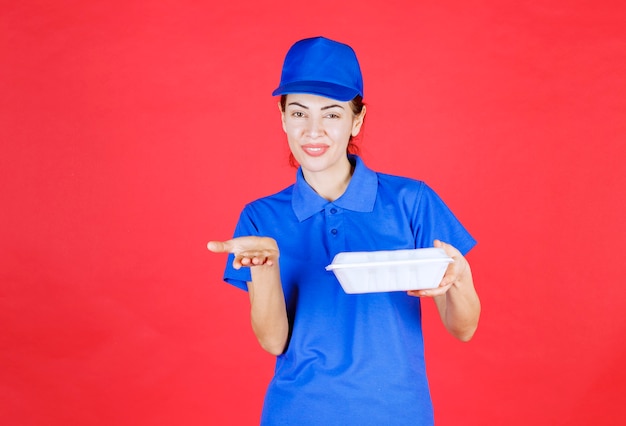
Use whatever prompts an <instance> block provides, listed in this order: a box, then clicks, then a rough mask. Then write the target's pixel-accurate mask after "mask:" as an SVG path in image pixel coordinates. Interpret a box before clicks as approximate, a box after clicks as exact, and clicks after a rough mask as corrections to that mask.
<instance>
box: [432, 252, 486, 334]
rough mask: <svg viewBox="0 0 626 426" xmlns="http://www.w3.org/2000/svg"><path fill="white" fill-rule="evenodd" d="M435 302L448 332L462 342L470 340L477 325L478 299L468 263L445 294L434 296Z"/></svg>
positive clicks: (478, 313) (478, 314) (478, 315)
mask: <svg viewBox="0 0 626 426" xmlns="http://www.w3.org/2000/svg"><path fill="white" fill-rule="evenodd" d="M435 303H436V304H437V307H438V310H439V314H440V316H441V320H442V322H443V324H444V326H445V327H446V329H447V330H448V331H449V332H450V334H452V335H453V336H454V337H456V338H457V339H459V340H462V341H464V342H466V341H468V340H470V339H471V338H472V336H473V335H474V332H475V331H476V328H477V327H478V319H479V317H480V300H479V298H478V294H476V290H475V288H474V281H473V278H472V272H471V270H470V268H469V264H468V265H467V267H466V269H465V271H464V272H463V274H462V275H461V276H460V277H459V279H458V280H456V281H455V282H454V283H453V285H452V286H451V287H450V289H449V290H448V291H447V292H446V293H445V294H443V295H441V296H436V297H435Z"/></svg>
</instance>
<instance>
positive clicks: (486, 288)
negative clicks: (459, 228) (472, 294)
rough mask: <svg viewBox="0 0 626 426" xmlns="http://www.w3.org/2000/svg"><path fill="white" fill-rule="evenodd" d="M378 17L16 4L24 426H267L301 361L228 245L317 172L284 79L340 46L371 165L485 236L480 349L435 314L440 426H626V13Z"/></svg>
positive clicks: (3, 169) (4, 114)
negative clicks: (270, 204)
mask: <svg viewBox="0 0 626 426" xmlns="http://www.w3.org/2000/svg"><path fill="white" fill-rule="evenodd" d="M364 3H367V2H362V1H353V0H344V1H340V2H322V3H319V2H318V3H311V2H295V3H293V2H292V3H285V2H276V4H273V3H272V2H258V1H236V0H235V1H225V2H198V1H190V0H186V1H176V2H175V1H160V2H152V3H149V2H140V1H124V2H121V1H89V2H82V1H72V0H63V1H60V0H55V1H52V0H50V1H20V2H8V1H4V2H3V4H2V13H0V31H1V37H0V55H1V56H0V60H1V63H0V94H1V95H0V120H1V121H0V141H1V142H2V150H1V157H0V174H1V175H0V177H1V179H2V185H0V200H1V207H0V213H1V216H0V220H1V225H0V274H1V275H0V280H1V287H0V418H1V419H2V423H3V424H6V425H181V424H184V425H206V424H255V423H256V422H257V421H258V416H259V412H260V408H261V404H262V398H263V394H264V389H265V385H266V383H267V381H268V380H269V378H270V376H271V374H272V367H273V358H272V357H271V356H270V355H268V354H265V353H264V352H263V351H262V350H261V349H260V348H259V347H258V345H257V343H256V341H255V339H254V336H253V335H252V332H251V331H250V326H249V317H248V300H247V296H246V294H245V293H243V292H241V291H239V290H237V289H234V288H231V287H230V286H228V285H226V284H224V283H222V282H221V274H222V269H223V263H224V261H225V257H224V256H221V255H215V254H211V253H209V252H207V250H206V247H205V244H206V242H207V241H208V240H210V239H221V238H223V239H225V238H228V237H229V236H230V235H231V232H232V230H233V227H234V225H235V222H236V220H237V217H238V214H239V211H240V210H241V208H242V206H243V204H244V203H245V202H248V201H251V200H253V199H255V198H258V197H261V196H264V195H268V194H270V193H273V192H275V191H277V190H279V189H281V188H283V187H284V186H286V185H288V184H289V183H291V182H292V180H293V178H294V170H293V169H291V168H290V167H289V166H288V164H287V156H288V149H287V145H286V141H285V137H284V134H283V133H282V130H281V127H280V121H279V116H278V112H277V109H276V104H275V102H276V99H274V98H272V97H271V96H270V92H271V90H272V89H274V87H275V86H276V85H277V83H278V78H279V74H280V67H281V64H282V59H283V57H284V54H285V52H286V50H287V49H288V47H289V46H290V45H291V44H292V43H293V42H294V41H295V40H297V39H300V38H304V37H309V36H315V35H326V36H328V37H331V38H336V39H338V40H341V41H344V42H347V43H349V44H351V45H352V46H353V47H354V48H355V50H356V51H357V53H358V55H359V58H360V61H361V65H362V68H363V72H364V76H365V93H366V96H365V100H366V102H367V103H368V117H367V122H366V125H365V134H364V137H363V139H362V140H361V146H362V153H363V157H364V159H365V160H366V162H367V163H368V165H370V166H371V167H373V168H375V169H377V170H380V171H384V172H387V173H394V174H400V175H406V176H411V177H415V178H418V179H422V180H425V181H426V182H428V183H429V184H430V185H431V186H432V187H433V188H434V189H435V190H436V191H437V192H438V193H439V194H440V195H441V196H442V197H443V198H444V200H446V202H447V203H448V204H449V205H450V207H451V208H452V209H453V210H454V211H455V212H456V213H457V215H458V216H459V218H460V219H461V220H462V221H463V222H464V224H465V225H466V226H467V227H468V229H469V230H470V231H471V232H472V234H473V235H474V236H475V237H476V238H477V239H478V240H479V245H478V246H477V247H476V248H475V250H473V251H472V252H471V253H470V255H469V260H470V261H471V263H472V265H473V270H474V274H475V280H476V285H477V289H478V291H479V294H480V296H481V299H482V303H483V314H482V317H481V324H480V327H479V330H478V332H477V334H476V336H475V338H474V340H472V341H471V342H470V343H468V344H463V343H460V342H457V341H455V340H454V339H453V338H452V337H450V336H449V335H447V334H446V332H445V331H444V329H443V327H442V325H441V324H440V322H439V320H438V318H437V316H436V312H435V310H434V308H433V305H432V303H429V302H426V303H425V305H426V306H425V314H424V315H425V319H424V321H425V334H426V339H427V343H426V345H427V364H428V369H429V373H430V379H431V386H432V394H433V400H434V404H435V412H436V418H437V420H438V421H437V424H438V425H460V424H462V425H504V424H506V425H526V424H533V425H588V424H605V425H610V424H615V425H617V424H624V422H626V408H625V405H624V403H623V402H624V401H623V399H624V394H625V391H626V369H625V368H624V362H625V361H626V350H625V345H624V333H625V332H626V320H625V319H624V310H625V308H626V306H625V303H624V301H625V298H626V290H625V289H624V272H623V269H624V255H623V247H624V243H626V238H625V236H626V232H625V231H626V229H625V228H626V227H625V224H624V223H625V220H624V207H625V201H624V198H625V197H624V192H625V191H624V188H625V183H626V173H625V171H624V160H625V159H626V155H625V152H626V146H625V141H626V126H625V124H624V123H625V121H626V77H625V76H626V66H625V64H626V25H625V17H626V6H624V4H625V3H623V2H622V1H604V2H600V1H560V2H559V1H544V2H536V1H521V2H499V1H495V0H493V1H480V2H464V1H439V2H422V1H420V2H413V1H404V2H402V1H394V0H391V1H385V2H382V3H380V2H371V5H370V4H364ZM504 3H507V4H504Z"/></svg>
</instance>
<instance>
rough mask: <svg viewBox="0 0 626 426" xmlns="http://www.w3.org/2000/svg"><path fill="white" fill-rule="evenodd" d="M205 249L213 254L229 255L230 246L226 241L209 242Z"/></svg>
mask: <svg viewBox="0 0 626 426" xmlns="http://www.w3.org/2000/svg"><path fill="white" fill-rule="evenodd" d="M206 247H207V248H208V249H209V250H210V251H212V252H213V253H230V244H229V242H228V241H224V242H222V241H209V243H208V244H207V245H206Z"/></svg>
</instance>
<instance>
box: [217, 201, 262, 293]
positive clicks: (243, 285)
mask: <svg viewBox="0 0 626 426" xmlns="http://www.w3.org/2000/svg"><path fill="white" fill-rule="evenodd" d="M256 235H259V232H258V229H257V227H256V225H255V224H254V221H253V220H252V218H251V216H250V212H249V208H248V207H246V208H244V209H243V211H242V212H241V215H240V216H239V222H237V226H236V227H235V232H234V234H233V238H237V237H244V236H256ZM234 259H235V255H233V254H232V253H231V254H229V255H228V259H227V261H226V267H225V269H224V281H226V282H227V283H228V284H231V285H234V286H235V287H239V288H240V289H242V290H246V291H247V290H248V284H247V283H248V282H249V281H252V277H251V274H250V268H245V267H244V268H241V269H235V268H233V260H234Z"/></svg>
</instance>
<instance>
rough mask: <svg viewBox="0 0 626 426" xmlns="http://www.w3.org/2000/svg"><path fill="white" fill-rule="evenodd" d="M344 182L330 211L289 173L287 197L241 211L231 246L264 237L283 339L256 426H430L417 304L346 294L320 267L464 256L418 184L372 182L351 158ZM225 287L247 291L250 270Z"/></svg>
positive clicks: (446, 217)
mask: <svg viewBox="0 0 626 426" xmlns="http://www.w3.org/2000/svg"><path fill="white" fill-rule="evenodd" d="M350 160H351V161H352V162H353V163H354V164H355V169H354V174H353V176H352V179H351V180H350V184H349V185H348V188H347V189H346V192H345V193H344V194H343V195H342V196H341V197H340V198H338V199H337V200H335V201H334V202H329V201H327V200H325V199H324V198H322V197H320V196H319V195H318V194H317V193H316V192H315V191H314V190H313V189H312V188H311V187H310V186H309V185H308V184H307V182H306V181H305V180H304V177H303V175H302V171H301V170H299V171H298V173H297V177H296V182H295V184H294V185H292V186H290V187H288V188H286V189H284V190H283V191H281V192H279V193H277V194H275V195H272V196H269V197H266V198H262V199H259V200H257V201H254V202H252V203H250V204H248V205H247V206H246V207H245V208H244V210H243V212H242V213H241V217H240V219H239V223H238V224H237V228H236V230H235V237H238V236H245V235H259V236H269V237H273V238H274V239H275V240H276V241H277V243H278V247H279V249H280V275H281V279H282V285H283V289H284V293H285V299H286V302H287V313H288V317H289V321H290V323H291V324H290V325H291V335H290V339H289V342H288V345H287V348H286V351H285V353H283V354H282V355H280V356H278V357H277V360H276V369H275V375H274V378H273V379H272V381H271V382H270V384H269V387H268V390H267V394H266V397H265V404H264V408H263V414H262V419H261V424H262V425H281V426H284V425H298V426H304V425H383V424H384V425H431V424H433V409H432V403H431V399H430V392H429V389H428V381H427V378H426V371H425V365H424V346H423V339H422V326H421V312H420V299H419V298H417V297H412V296H408V295H407V294H406V292H387V293H371V294H346V293H345V292H344V291H343V289H342V287H341V286H340V284H339V282H338V281H337V279H336V278H335V275H334V274H333V273H332V272H331V271H326V270H325V267H326V266H327V265H329V264H330V263H331V262H332V259H333V257H334V256H335V255H336V254H337V253H339V252H343V251H373V250H393V249H411V248H423V247H432V245H433V240H435V239H439V240H442V241H445V242H447V243H450V244H452V245H453V246H455V247H456V248H457V249H459V251H461V253H463V254H465V253H466V252H467V251H469V250H470V249H471V248H472V247H473V246H474V244H475V241H474V239H473V238H472V237H471V236H470V235H469V234H468V232H467V231H466V230H465V229H464V228H463V226H462V225H461V224H460V223H459V221H458V220H457V219H456V218H455V217H454V215H453V214H452V212H451V211H450V210H449V209H448V208H447V207H446V205H445V204H444V203H443V202H442V200H441V199H440V198H439V197H438V196H437V195H436V194H435V193H434V192H433V191H432V190H431V189H430V188H429V187H428V186H426V185H425V184H424V183H423V182H420V181H416V180H413V179H409V178H403V177H398V176H391V175H386V174H381V173H376V172H374V171H372V170H370V169H368V168H367V167H366V166H365V164H363V162H362V161H361V159H360V158H359V157H356V156H351V157H350ZM232 261H233V257H232V255H231V256H229V259H228V262H227V266H226V271H225V273H224V279H225V281H227V282H229V283H231V284H233V285H235V286H237V287H240V288H242V289H244V290H245V289H246V288H247V286H246V282H247V281H250V270H249V268H242V269H240V270H235V269H233V268H232V266H231V264H232Z"/></svg>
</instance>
